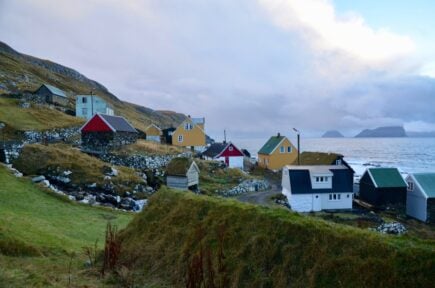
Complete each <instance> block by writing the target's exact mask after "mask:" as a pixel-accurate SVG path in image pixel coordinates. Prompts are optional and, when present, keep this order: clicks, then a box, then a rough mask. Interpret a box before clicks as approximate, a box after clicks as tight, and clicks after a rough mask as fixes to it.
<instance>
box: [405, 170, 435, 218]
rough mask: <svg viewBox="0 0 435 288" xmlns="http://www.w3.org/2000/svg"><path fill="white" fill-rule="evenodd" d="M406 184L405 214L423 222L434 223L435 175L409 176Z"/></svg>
mask: <svg viewBox="0 0 435 288" xmlns="http://www.w3.org/2000/svg"><path fill="white" fill-rule="evenodd" d="M406 182H407V184H408V191H407V193H406V214H407V215H409V216H411V217H413V218H416V219H418V220H420V221H423V222H434V220H435V173H414V174H409V175H408V177H406Z"/></svg>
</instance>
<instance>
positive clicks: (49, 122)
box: [0, 97, 84, 131]
mask: <svg viewBox="0 0 435 288" xmlns="http://www.w3.org/2000/svg"><path fill="white" fill-rule="evenodd" d="M53 119H56V120H55V121H53ZM0 122H3V123H5V124H6V125H7V127H9V128H10V129H11V130H18V131H26V130H46V129H54V128H65V127H71V126H81V125H83V124H84V120H83V119H80V118H76V117H73V116H69V115H67V114H65V113H63V112H60V111H57V110H55V109H49V108H47V107H42V106H33V107H31V108H28V109H24V108H21V107H20V106H19V103H18V100H15V99H10V98H4V97H0Z"/></svg>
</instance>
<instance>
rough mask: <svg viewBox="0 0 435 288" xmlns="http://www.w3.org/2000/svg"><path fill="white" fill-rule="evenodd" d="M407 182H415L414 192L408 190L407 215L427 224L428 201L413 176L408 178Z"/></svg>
mask: <svg viewBox="0 0 435 288" xmlns="http://www.w3.org/2000/svg"><path fill="white" fill-rule="evenodd" d="M406 182H407V183H408V182H413V184H414V185H413V186H414V190H413V191H409V190H408V191H407V192H406V214H407V215H409V216H411V217H414V218H416V219H418V220H420V221H423V222H426V220H427V199H426V197H425V196H424V194H423V192H422V191H421V190H420V187H419V186H418V185H417V184H416V183H415V181H414V179H413V178H412V177H411V176H408V177H407V178H406Z"/></svg>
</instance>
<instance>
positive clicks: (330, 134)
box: [322, 130, 344, 138]
mask: <svg viewBox="0 0 435 288" xmlns="http://www.w3.org/2000/svg"><path fill="white" fill-rule="evenodd" d="M343 137H344V136H343V134H341V133H340V131H337V130H329V131H326V132H325V134H323V135H322V138H343Z"/></svg>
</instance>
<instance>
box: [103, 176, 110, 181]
mask: <svg viewBox="0 0 435 288" xmlns="http://www.w3.org/2000/svg"><path fill="white" fill-rule="evenodd" d="M111 179H112V177H110V176H104V180H111Z"/></svg>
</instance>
